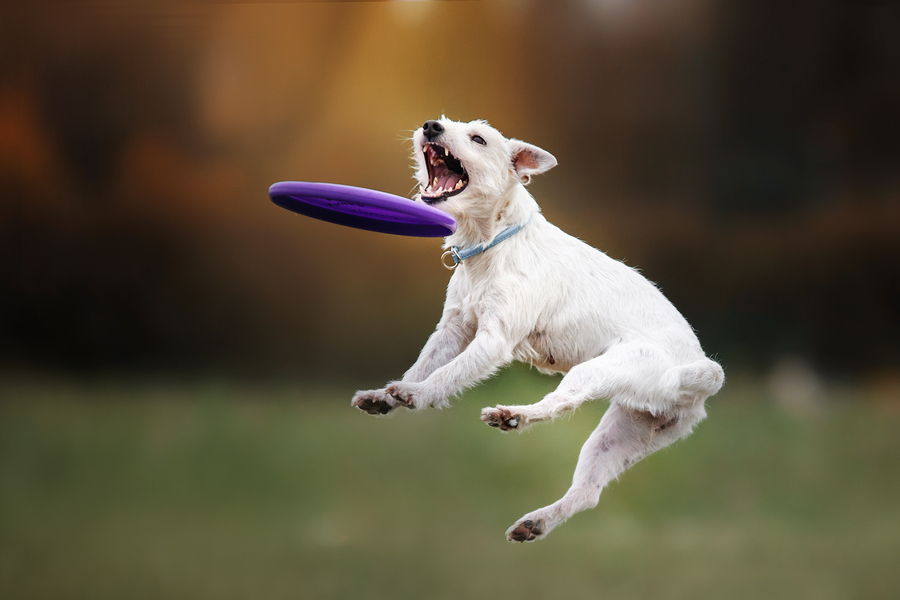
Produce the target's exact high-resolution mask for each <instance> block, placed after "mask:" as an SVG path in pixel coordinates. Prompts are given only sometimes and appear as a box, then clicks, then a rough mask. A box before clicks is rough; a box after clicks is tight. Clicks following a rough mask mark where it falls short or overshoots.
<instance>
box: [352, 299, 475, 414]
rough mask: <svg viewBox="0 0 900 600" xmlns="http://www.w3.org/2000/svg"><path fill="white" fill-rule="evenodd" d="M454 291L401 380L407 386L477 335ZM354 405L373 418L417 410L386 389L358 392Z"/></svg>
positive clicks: (451, 357)
mask: <svg viewBox="0 0 900 600" xmlns="http://www.w3.org/2000/svg"><path fill="white" fill-rule="evenodd" d="M454 292H455V289H454V288H453V287H452V286H451V288H450V290H449V293H448V296H447V302H446V303H445V305H444V313H443V315H441V320H440V322H439V323H438V325H437V327H436V328H435V330H434V333H432V334H431V336H430V337H429V338H428V341H427V342H426V343H425V347H424V348H422V351H421V352H420V353H419V358H418V360H416V362H415V364H413V366H412V367H410V368H409V369H408V370H407V371H406V373H405V374H404V375H403V378H402V379H401V380H400V381H402V382H405V383H416V382H420V381H423V380H424V379H426V378H427V377H428V376H429V375H431V374H432V373H434V371H435V370H437V369H438V368H440V367H443V366H444V365H446V364H447V363H449V362H450V361H451V360H453V359H454V358H455V357H456V356H458V355H459V353H460V352H462V350H463V348H465V347H466V346H467V345H468V344H469V343H470V342H471V341H472V338H473V336H474V335H475V331H474V326H472V325H469V324H468V323H466V322H465V320H464V319H463V316H462V312H461V311H460V309H459V307H458V305H457V303H456V301H455V293H454ZM351 405H352V406H355V407H356V408H358V409H360V410H362V411H364V412H367V413H369V414H371V415H384V414H387V413H388V412H390V411H391V410H393V409H394V408H396V407H397V406H405V407H406V408H416V406H414V405H413V403H412V402H411V401H408V400H404V399H402V398H400V397H395V396H392V395H391V394H389V393H388V392H387V391H386V390H384V389H380V390H362V391H359V392H356V394H355V395H354V396H353V400H352V402H351Z"/></svg>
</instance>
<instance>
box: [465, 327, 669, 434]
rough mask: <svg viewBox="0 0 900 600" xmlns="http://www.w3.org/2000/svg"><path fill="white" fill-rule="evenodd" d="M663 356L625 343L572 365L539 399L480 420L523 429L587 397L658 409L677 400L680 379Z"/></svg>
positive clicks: (486, 412) (489, 410) (491, 411)
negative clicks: (638, 400) (547, 392)
mask: <svg viewBox="0 0 900 600" xmlns="http://www.w3.org/2000/svg"><path fill="white" fill-rule="evenodd" d="M670 367H671V365H670V363H669V361H668V359H667V358H666V357H665V355H664V354H663V353H662V352H661V351H660V350H659V349H657V348H656V347H654V346H652V345H648V344H637V343H623V344H618V345H616V346H613V347H612V348H610V349H609V350H607V351H606V352H605V353H604V354H602V355H600V356H598V357H596V358H594V359H591V360H588V361H586V362H583V363H581V364H578V365H575V366H574V367H572V369H571V370H570V371H569V372H568V373H567V374H566V376H565V377H563V380H562V381H561V382H560V384H559V387H557V388H556V390H554V391H553V392H551V393H550V394H547V395H546V396H545V397H544V398H543V399H542V400H541V401H540V402H536V403H534V404H526V405H520V406H504V405H499V406H496V407H494V408H485V409H484V410H482V411H481V420H482V421H484V422H485V423H487V424H488V425H490V426H491V427H497V428H499V429H501V430H504V431H506V430H510V429H516V430H519V431H521V430H523V429H525V428H526V427H528V426H529V425H532V424H534V423H537V422H540V421H549V420H552V419H555V418H556V417H558V416H560V415H561V414H563V413H565V412H568V411H571V410H574V409H576V408H578V407H579V406H581V405H582V404H583V403H584V402H587V401H588V400H596V399H600V398H607V399H609V400H611V401H613V402H617V401H618V402H623V403H624V404H628V405H633V401H634V399H640V402H639V403H638V404H634V407H635V408H645V409H646V410H649V411H651V412H654V413H656V412H660V411H663V410H665V409H666V408H668V407H669V406H671V405H672V404H673V403H675V402H676V400H677V396H678V393H677V392H678V388H679V387H680V381H679V380H678V375H677V373H676V371H675V370H673V369H671V368H670Z"/></svg>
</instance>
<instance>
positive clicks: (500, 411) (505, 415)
mask: <svg viewBox="0 0 900 600" xmlns="http://www.w3.org/2000/svg"><path fill="white" fill-rule="evenodd" d="M481 420H482V421H484V422H485V423H487V424H488V425H490V426H491V427H498V428H499V429H500V430H501V431H509V430H510V429H524V428H525V426H526V425H527V423H526V422H525V417H523V416H522V415H516V414H513V413H512V412H511V411H510V410H509V409H508V408H506V407H504V406H496V407H494V408H484V409H482V410H481Z"/></svg>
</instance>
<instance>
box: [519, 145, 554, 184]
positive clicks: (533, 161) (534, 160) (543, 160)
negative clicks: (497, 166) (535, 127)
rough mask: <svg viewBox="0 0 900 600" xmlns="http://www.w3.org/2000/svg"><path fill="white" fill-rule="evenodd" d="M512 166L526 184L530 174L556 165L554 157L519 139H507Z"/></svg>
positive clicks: (545, 170) (547, 169)
mask: <svg viewBox="0 0 900 600" xmlns="http://www.w3.org/2000/svg"><path fill="white" fill-rule="evenodd" d="M508 145H509V153H510V158H511V159H512V168H513V171H515V172H516V175H517V176H518V177H519V181H521V182H522V183H523V184H525V185H527V184H528V182H529V181H531V176H532V175H540V174H541V173H545V172H547V171H549V170H550V169H552V168H553V167H555V166H556V157H555V156H553V155H552V154H550V153H549V152H547V151H546V150H541V149H540V148H538V147H537V146H534V145H532V144H528V143H526V142H523V141H521V140H509V143H508Z"/></svg>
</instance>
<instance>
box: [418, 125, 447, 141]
mask: <svg viewBox="0 0 900 600" xmlns="http://www.w3.org/2000/svg"><path fill="white" fill-rule="evenodd" d="M422 133H424V134H425V137H426V138H428V139H429V140H433V139H434V138H436V137H437V136H439V135H441V134H442V133H444V126H443V125H441V124H440V123H438V122H437V121H425V124H424V125H422Z"/></svg>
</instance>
